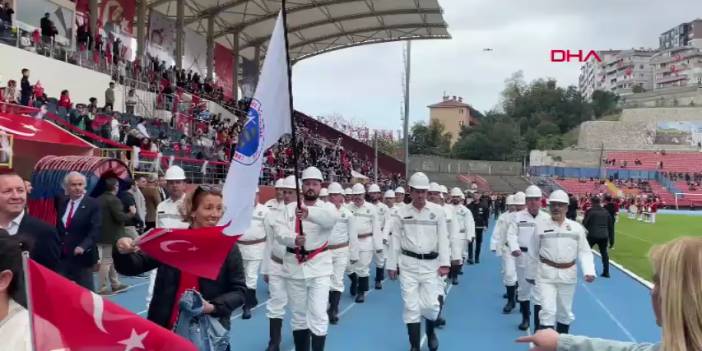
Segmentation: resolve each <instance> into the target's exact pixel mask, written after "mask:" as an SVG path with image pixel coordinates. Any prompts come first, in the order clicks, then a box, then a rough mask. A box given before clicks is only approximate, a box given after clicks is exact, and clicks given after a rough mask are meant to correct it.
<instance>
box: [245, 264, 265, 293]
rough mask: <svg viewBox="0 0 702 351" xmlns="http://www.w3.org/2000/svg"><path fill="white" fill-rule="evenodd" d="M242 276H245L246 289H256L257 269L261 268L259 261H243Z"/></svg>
mask: <svg viewBox="0 0 702 351" xmlns="http://www.w3.org/2000/svg"><path fill="white" fill-rule="evenodd" d="M243 261H244V275H245V276H246V287H247V288H249V289H256V286H257V283H258V269H259V267H261V260H243Z"/></svg>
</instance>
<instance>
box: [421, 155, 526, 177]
mask: <svg viewBox="0 0 702 351" xmlns="http://www.w3.org/2000/svg"><path fill="white" fill-rule="evenodd" d="M409 170H410V172H418V171H421V172H425V173H448V174H456V175H458V174H486V175H487V174H491V175H514V176H518V175H520V174H521V171H522V164H521V163H519V162H504V161H472V160H455V159H449V158H443V157H438V156H424V155H411V156H410V160H409Z"/></svg>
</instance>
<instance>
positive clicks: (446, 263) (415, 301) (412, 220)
mask: <svg viewBox="0 0 702 351" xmlns="http://www.w3.org/2000/svg"><path fill="white" fill-rule="evenodd" d="M408 185H409V187H410V195H411V196H412V203H411V204H409V205H406V206H402V207H400V208H399V209H398V211H397V214H396V215H395V216H393V218H392V223H391V225H392V229H391V231H392V233H393V235H392V236H391V237H390V238H391V241H390V252H389V253H388V262H387V264H388V268H390V269H389V270H388V276H389V277H390V279H392V280H394V279H397V276H398V273H397V268H398V267H399V270H400V271H401V272H402V274H400V275H399V276H400V289H401V293H402V300H403V301H404V311H403V313H402V319H403V321H404V322H405V323H406V324H407V333H408V335H409V342H410V347H411V349H410V350H411V351H419V347H420V341H421V333H420V329H421V318H422V317H424V318H425V327H426V335H427V345H428V347H429V350H432V351H433V350H438V348H439V340H438V338H437V337H436V333H435V331H434V328H435V323H436V319H437V318H438V317H439V311H440V309H441V305H440V303H439V296H441V295H442V294H443V290H444V289H443V286H444V283H443V277H445V276H446V275H447V274H448V272H449V267H450V265H451V253H450V245H449V236H448V233H447V231H446V212H445V211H444V209H443V208H441V206H439V205H436V204H433V203H430V202H428V201H427V199H426V198H427V190H429V178H427V176H426V175H425V174H424V173H421V172H418V173H415V174H413V175H412V177H410V179H409V184H408Z"/></svg>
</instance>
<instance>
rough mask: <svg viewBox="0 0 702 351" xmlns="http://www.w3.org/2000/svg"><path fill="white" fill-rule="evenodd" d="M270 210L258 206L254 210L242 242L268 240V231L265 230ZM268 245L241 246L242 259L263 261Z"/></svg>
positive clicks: (263, 243)
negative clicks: (265, 222) (265, 220)
mask: <svg viewBox="0 0 702 351" xmlns="http://www.w3.org/2000/svg"><path fill="white" fill-rule="evenodd" d="M269 211H270V210H269V209H268V207H266V206H264V205H261V204H257V205H256V208H254V212H253V214H252V216H251V224H249V228H248V229H246V231H245V232H244V235H242V236H241V239H240V242H241V241H253V240H260V239H265V238H266V230H265V228H264V223H263V221H264V219H265V218H266V216H267V215H268V212H269ZM265 247H266V244H265V242H262V243H260V244H253V245H244V244H240V245H239V251H241V258H242V259H244V260H261V259H263V254H264V250H265Z"/></svg>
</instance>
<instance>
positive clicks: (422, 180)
mask: <svg viewBox="0 0 702 351" xmlns="http://www.w3.org/2000/svg"><path fill="white" fill-rule="evenodd" d="M407 184H408V185H409V187H410V188H415V189H417V190H428V189H429V177H427V175H426V174H424V173H422V172H417V173H415V174H413V175H412V176H411V177H410V179H409V182H408V183H407Z"/></svg>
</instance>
